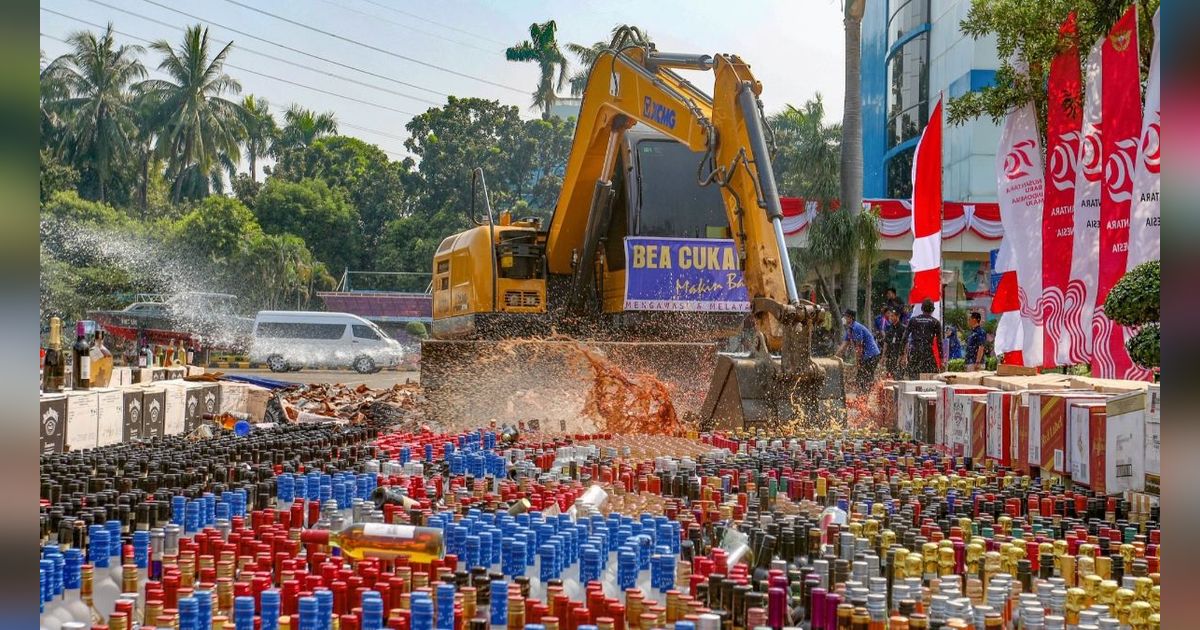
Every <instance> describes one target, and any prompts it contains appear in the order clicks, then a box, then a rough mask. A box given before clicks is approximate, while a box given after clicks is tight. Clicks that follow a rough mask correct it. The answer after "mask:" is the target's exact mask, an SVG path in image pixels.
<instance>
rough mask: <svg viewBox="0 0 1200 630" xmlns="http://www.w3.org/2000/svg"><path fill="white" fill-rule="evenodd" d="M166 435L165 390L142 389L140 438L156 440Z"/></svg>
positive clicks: (151, 387) (158, 388)
mask: <svg viewBox="0 0 1200 630" xmlns="http://www.w3.org/2000/svg"><path fill="white" fill-rule="evenodd" d="M166 434H167V390H166V388H163V387H158V386H150V387H145V388H143V389H142V437H143V438H156V437H162V436H164V435H166Z"/></svg>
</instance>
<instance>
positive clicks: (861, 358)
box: [837, 308, 880, 392]
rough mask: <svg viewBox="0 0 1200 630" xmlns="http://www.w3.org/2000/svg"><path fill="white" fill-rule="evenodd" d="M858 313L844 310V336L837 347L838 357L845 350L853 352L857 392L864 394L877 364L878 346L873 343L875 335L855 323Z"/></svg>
mask: <svg viewBox="0 0 1200 630" xmlns="http://www.w3.org/2000/svg"><path fill="white" fill-rule="evenodd" d="M857 315H858V313H857V312H855V310H854V309H851V308H848V309H846V314H845V315H844V316H843V317H842V324H843V325H844V326H845V327H846V336H845V337H844V338H843V339H842V345H841V346H839V347H838V351H837V354H838V356H841V355H843V354H844V353H845V352H846V350H853V353H854V356H855V358H856V359H857V361H856V363H857V364H858V373H857V380H858V387H859V391H862V392H866V391H867V390H868V389H869V388H870V387H871V380H872V379H873V378H874V376H875V366H876V365H877V364H878V363H879V356H880V352H879V344H878V343H876V342H875V335H872V334H871V331H869V330H867V327H866V326H863V325H862V324H861V323H859V322H858V321H855V320H856V318H857Z"/></svg>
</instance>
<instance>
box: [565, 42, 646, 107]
mask: <svg viewBox="0 0 1200 630" xmlns="http://www.w3.org/2000/svg"><path fill="white" fill-rule="evenodd" d="M622 28H623V27H622V26H620V25H618V26H614V27H613V30H612V37H613V38H616V37H617V35H618V34H619V31H621V29H622ZM629 28H631V29H633V30H634V31H635V32H636V33H637V34H638V35H639V36H640V37H641V40H642V41H643V42H644V43H646V44H650V43H652V40H651V39H650V34H649V33H647V32H645V31H643V30H641V29H639V28H637V27H636V26H633V27H629ZM611 46H612V40H609V41H606V42H594V43H593V44H592V45H591V46H583V45H581V44H574V43H569V44H567V46H566V48H567V51H568V52H570V53H571V54H573V55H575V56H576V57H578V58H579V69H577V70H576V71H575V72H573V73H571V77H570V78H569V79H567V83H569V84H570V85H571V96H581V95H582V94H583V91H584V89H586V88H587V80H588V75H590V74H591V72H592V64H593V63H596V58H598V57H599V56H600V53H602V52H604V51H606V50H608V49H609V48H610V47H611Z"/></svg>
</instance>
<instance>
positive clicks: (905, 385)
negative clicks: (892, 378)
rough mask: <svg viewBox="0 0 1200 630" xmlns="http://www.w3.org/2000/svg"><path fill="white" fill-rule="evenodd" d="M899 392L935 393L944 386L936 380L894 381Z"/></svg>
mask: <svg viewBox="0 0 1200 630" xmlns="http://www.w3.org/2000/svg"><path fill="white" fill-rule="evenodd" d="M896 385H897V386H899V388H900V391H901V392H936V391H937V390H939V389H941V388H942V387H944V386H945V385H946V384H945V383H943V382H942V381H938V380H923V381H896Z"/></svg>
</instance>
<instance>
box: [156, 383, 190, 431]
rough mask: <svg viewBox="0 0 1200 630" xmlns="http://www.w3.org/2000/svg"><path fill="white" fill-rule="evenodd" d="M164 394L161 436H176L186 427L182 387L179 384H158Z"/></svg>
mask: <svg viewBox="0 0 1200 630" xmlns="http://www.w3.org/2000/svg"><path fill="white" fill-rule="evenodd" d="M158 385H159V386H160V387H162V390H163V392H165V397H164V404H163V435H178V434H180V433H183V431H184V428H185V427H186V426H187V407H186V400H185V397H184V387H183V384H182V383H180V382H172V381H161V382H159V383H158Z"/></svg>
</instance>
